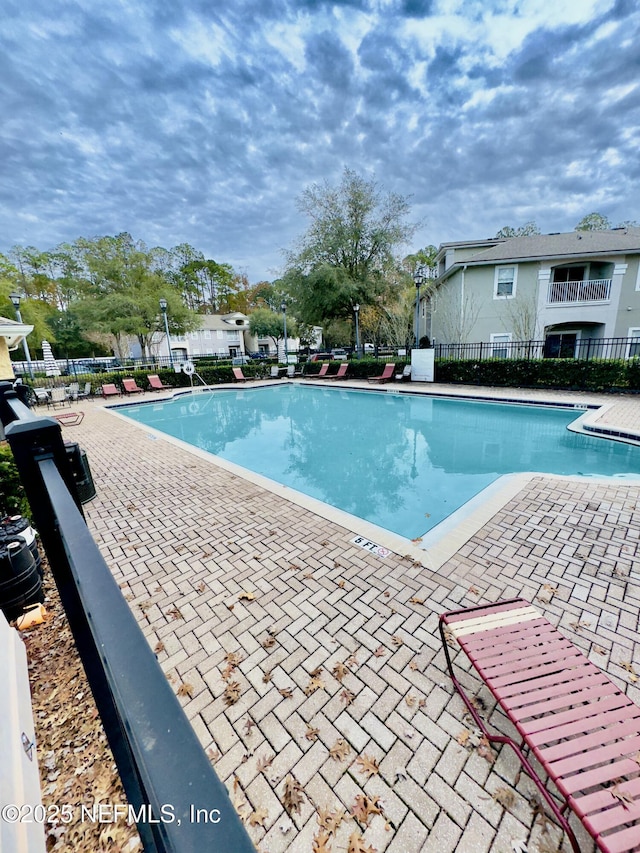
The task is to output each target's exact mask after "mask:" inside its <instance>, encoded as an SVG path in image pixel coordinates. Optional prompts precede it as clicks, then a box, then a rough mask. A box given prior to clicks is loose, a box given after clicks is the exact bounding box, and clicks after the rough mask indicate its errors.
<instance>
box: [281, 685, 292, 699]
mask: <svg viewBox="0 0 640 853" xmlns="http://www.w3.org/2000/svg"><path fill="white" fill-rule="evenodd" d="M278 693H279V694H280V695H281V696H283V697H284V698H285V699H291V697H292V696H293V692H292V691H291V689H290V688H289V687H281V688H280V689H279V690H278Z"/></svg>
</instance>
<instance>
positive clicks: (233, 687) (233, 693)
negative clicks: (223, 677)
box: [223, 681, 240, 705]
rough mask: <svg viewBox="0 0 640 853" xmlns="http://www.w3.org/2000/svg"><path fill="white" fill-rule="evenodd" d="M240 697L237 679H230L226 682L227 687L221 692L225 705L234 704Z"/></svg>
mask: <svg viewBox="0 0 640 853" xmlns="http://www.w3.org/2000/svg"><path fill="white" fill-rule="evenodd" d="M239 698H240V682H239V681H231V682H230V683H229V684H227V687H226V689H225V691H224V694H223V699H224V701H225V705H235V703H236V702H237V701H238V699H239Z"/></svg>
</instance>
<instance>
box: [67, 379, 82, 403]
mask: <svg viewBox="0 0 640 853" xmlns="http://www.w3.org/2000/svg"><path fill="white" fill-rule="evenodd" d="M79 393H80V383H79V382H70V383H69V385H68V387H67V398H68V399H69V400H77V399H78V394H79Z"/></svg>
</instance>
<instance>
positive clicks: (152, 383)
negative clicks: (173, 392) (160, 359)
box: [147, 374, 171, 391]
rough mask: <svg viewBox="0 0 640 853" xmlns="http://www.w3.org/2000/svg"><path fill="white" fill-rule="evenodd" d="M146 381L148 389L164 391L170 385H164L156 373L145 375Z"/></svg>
mask: <svg viewBox="0 0 640 853" xmlns="http://www.w3.org/2000/svg"><path fill="white" fill-rule="evenodd" d="M147 381H148V382H149V390H150V391H166V390H167V389H168V388H171V385H165V384H164V382H163V381H162V379H160V377H159V376H157V375H156V374H154V375H153V376H147Z"/></svg>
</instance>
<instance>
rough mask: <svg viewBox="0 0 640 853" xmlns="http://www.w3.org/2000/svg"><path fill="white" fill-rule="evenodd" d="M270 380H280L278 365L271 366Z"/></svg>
mask: <svg viewBox="0 0 640 853" xmlns="http://www.w3.org/2000/svg"><path fill="white" fill-rule="evenodd" d="M269 379H280V368H279V367H278V365H277V364H273V365H272V366H271V373H270V374H269Z"/></svg>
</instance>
